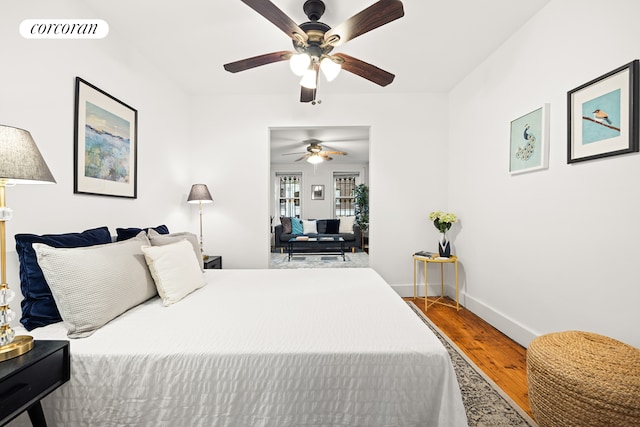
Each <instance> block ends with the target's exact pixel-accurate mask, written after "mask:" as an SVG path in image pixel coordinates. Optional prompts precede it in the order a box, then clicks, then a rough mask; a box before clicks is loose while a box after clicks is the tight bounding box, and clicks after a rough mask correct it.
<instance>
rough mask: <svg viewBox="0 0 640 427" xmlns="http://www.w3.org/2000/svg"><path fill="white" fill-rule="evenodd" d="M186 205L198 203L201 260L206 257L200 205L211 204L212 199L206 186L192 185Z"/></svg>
mask: <svg viewBox="0 0 640 427" xmlns="http://www.w3.org/2000/svg"><path fill="white" fill-rule="evenodd" d="M187 203H198V204H199V205H200V255H202V259H206V258H207V257H206V256H205V254H204V248H203V246H202V204H203V203H213V198H212V197H211V193H209V189H208V188H207V186H206V184H193V185H192V186H191V191H190V192H189V197H188V198H187Z"/></svg>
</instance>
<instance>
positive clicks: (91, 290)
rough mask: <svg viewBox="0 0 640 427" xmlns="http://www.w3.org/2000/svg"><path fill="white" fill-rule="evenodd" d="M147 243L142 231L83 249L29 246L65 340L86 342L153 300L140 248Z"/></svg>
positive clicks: (152, 285) (151, 285)
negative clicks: (59, 319) (135, 308)
mask: <svg viewBox="0 0 640 427" xmlns="http://www.w3.org/2000/svg"><path fill="white" fill-rule="evenodd" d="M148 244H149V239H147V236H146V235H145V233H144V232H141V233H140V234H138V235H137V236H136V237H134V238H132V239H128V240H124V241H122V242H116V243H107V244H104V245H96V246H89V247H84V248H53V247H51V246H48V245H45V244H43V243H34V244H33V249H34V250H35V252H36V257H37V259H38V264H39V265H40V268H41V269H42V272H43V273H44V277H45V279H46V280H47V284H48V285H49V287H50V288H51V293H52V294H53V299H54V300H55V302H56V305H57V307H58V310H59V311H60V316H61V317H62V321H63V322H64V324H65V327H66V328H67V336H68V337H69V338H82V337H88V336H89V335H91V334H93V333H94V332H95V331H96V330H97V329H99V328H100V327H101V326H103V325H105V324H106V323H107V322H109V321H110V320H112V319H114V318H116V317H117V316H119V315H120V314H122V313H124V312H125V311H127V310H129V309H130V308H132V307H135V306H136V305H138V304H140V303H142V302H144V301H146V300H148V299H149V298H151V297H153V296H155V295H157V292H156V287H155V286H154V283H153V278H152V277H151V274H150V273H149V269H148V268H147V264H146V262H145V259H144V255H143V253H142V249H141V246H142V245H148Z"/></svg>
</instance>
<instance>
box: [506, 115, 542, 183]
mask: <svg viewBox="0 0 640 427" xmlns="http://www.w3.org/2000/svg"><path fill="white" fill-rule="evenodd" d="M548 167H549V104H544V105H543V106H542V107H540V108H537V109H535V110H533V111H531V112H529V113H527V114H525V115H524V116H521V117H518V118H517V119H515V120H513V121H512V122H511V137H510V144H509V173H511V174H512V175H513V174H518V173H524V172H531V171H536V170H540V169H546V168H548Z"/></svg>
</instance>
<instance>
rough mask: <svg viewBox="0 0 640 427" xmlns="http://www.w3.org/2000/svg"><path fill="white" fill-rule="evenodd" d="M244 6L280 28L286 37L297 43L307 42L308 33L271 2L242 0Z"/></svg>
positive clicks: (265, 0)
mask: <svg viewBox="0 0 640 427" xmlns="http://www.w3.org/2000/svg"><path fill="white" fill-rule="evenodd" d="M242 2H243V3H244V4H246V5H247V6H249V7H250V8H251V9H253V10H255V11H256V12H258V13H259V14H260V15H262V16H263V17H265V18H266V19H267V20H268V21H269V22H271V23H272V24H274V25H275V26H276V27H278V28H280V29H281V30H282V31H284V33H285V34H286V35H288V36H289V37H291V38H292V39H294V40H296V41H302V42H306V41H307V39H308V38H309V37H308V36H307V33H305V32H304V31H302V29H301V28H300V27H299V26H298V24H296V23H295V22H293V21H292V20H291V18H289V17H288V16H287V14H285V13H284V12H283V11H281V10H280V9H278V6H276V5H275V4H273V3H271V2H270V1H269V0H242Z"/></svg>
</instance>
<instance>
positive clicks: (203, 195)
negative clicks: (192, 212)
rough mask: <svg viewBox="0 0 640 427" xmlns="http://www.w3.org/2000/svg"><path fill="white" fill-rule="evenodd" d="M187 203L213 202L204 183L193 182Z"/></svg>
mask: <svg viewBox="0 0 640 427" xmlns="http://www.w3.org/2000/svg"><path fill="white" fill-rule="evenodd" d="M187 203H213V197H211V193H210V192H209V189H208V188H207V185H206V184H193V185H192V186H191V191H190V192H189V197H188V198H187Z"/></svg>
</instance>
